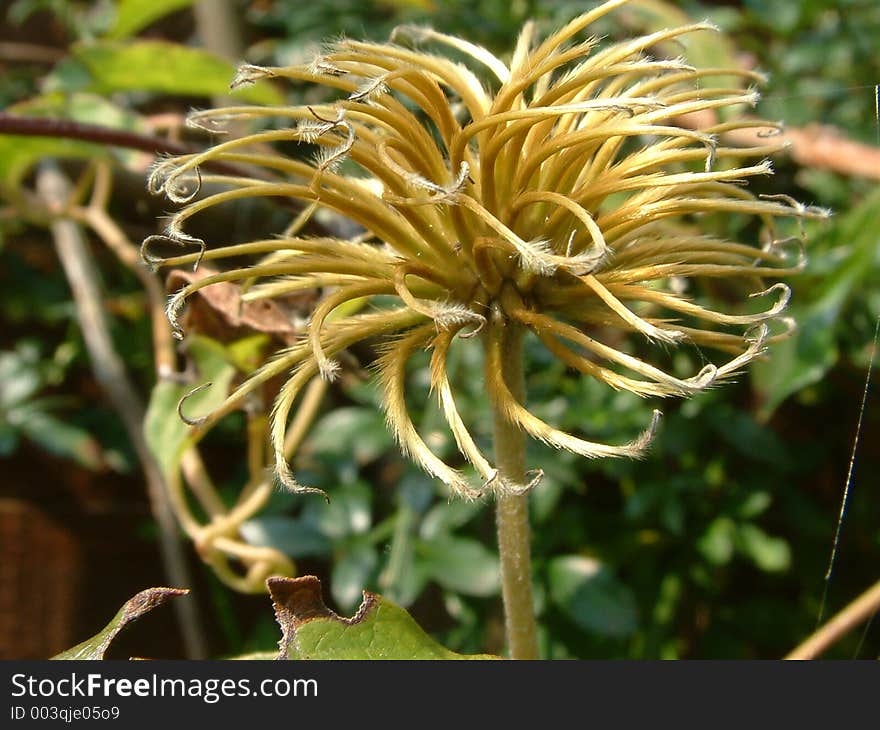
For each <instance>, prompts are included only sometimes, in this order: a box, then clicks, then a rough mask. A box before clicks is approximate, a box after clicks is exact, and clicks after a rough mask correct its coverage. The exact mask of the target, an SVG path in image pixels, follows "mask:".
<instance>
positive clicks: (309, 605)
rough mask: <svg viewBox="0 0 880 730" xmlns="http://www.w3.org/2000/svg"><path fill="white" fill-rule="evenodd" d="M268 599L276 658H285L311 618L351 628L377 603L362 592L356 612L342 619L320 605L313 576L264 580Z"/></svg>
mask: <svg viewBox="0 0 880 730" xmlns="http://www.w3.org/2000/svg"><path fill="white" fill-rule="evenodd" d="M266 585H267V586H268V588H269V596H270V597H271V599H272V606H273V607H274V609H275V618H276V620H277V621H278V625H279V626H281V640H280V641H279V642H278V649H279V652H278V656H277V657H276V659H288V658H289V653H290V645H291V643H292V642H293V641H294V639H295V637H296V631H297V629H299V628H300V627H301V626H303V625H304V624H307V623H308V622H309V621H314V620H315V619H332V620H334V621H339V622H341V623H344V624H348V625H349V626H351V625H352V624H356V623H358V622H359V621H362V620H363V618H364V617H365V616H366V615H367V613H368V612H369V611H370V609H372V608H373V607H374V606H376V605H377V604H378V602H379V597H378V596H377V595H376V594H375V593H370V592H369V591H364V600H363V601H362V602H361V605H360V607H359V608H358V610H357V613H356V614H355V615H354V616H352V617H351V618H345V617H344V616H340V615H339V614H337V613H335V612H334V611H331V610H330V609H329V608H327V606H326V604H325V603H324V596H323V592H322V590H321V581H320V580H319V579H318V578H316V577H315V576H314V575H304V576H301V577H299V578H280V577H278V578H269V579H268V580H267V581H266Z"/></svg>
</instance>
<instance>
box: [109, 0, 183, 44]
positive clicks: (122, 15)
mask: <svg viewBox="0 0 880 730" xmlns="http://www.w3.org/2000/svg"><path fill="white" fill-rule="evenodd" d="M193 1H194V0H119V2H117V3H116V20H115V21H114V23H113V26H112V27H111V28H110V30H109V31H108V32H107V38H109V39H111V40H122V39H123V38H129V37H130V36H133V35H135V34H136V33H138V32H139V31H141V30H143V29H144V28H146V27H147V26H148V25H150V23H153V22H155V21H157V20H159V18H162V17H164V16H165V15H168V14H169V13H173V12H174V11H175V10H181V9H183V8H186V7H188V6H190V5H192V4H193Z"/></svg>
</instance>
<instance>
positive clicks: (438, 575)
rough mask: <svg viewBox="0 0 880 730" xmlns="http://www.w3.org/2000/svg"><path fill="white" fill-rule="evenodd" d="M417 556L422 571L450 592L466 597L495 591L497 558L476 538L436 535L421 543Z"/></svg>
mask: <svg viewBox="0 0 880 730" xmlns="http://www.w3.org/2000/svg"><path fill="white" fill-rule="evenodd" d="M417 555H418V558H419V564H420V567H421V568H422V570H424V571H425V574H426V575H428V576H429V577H430V578H431V579H433V580H435V581H437V583H439V584H440V585H441V586H443V587H444V588H446V589H448V590H450V591H455V592H456V593H463V594H465V595H468V596H494V595H495V594H496V593H498V589H499V587H500V585H499V581H500V579H499V568H498V557H497V556H496V555H495V554H494V553H492V552H490V551H489V550H487V549H486V547H485V546H484V545H483V544H482V543H480V542H477V541H476V540H472V539H470V538H464V537H450V536H446V535H443V536H439V537H437V538H435V539H433V540H430V541H426V542H423V543H421V545H420V546H419V551H418V553H417Z"/></svg>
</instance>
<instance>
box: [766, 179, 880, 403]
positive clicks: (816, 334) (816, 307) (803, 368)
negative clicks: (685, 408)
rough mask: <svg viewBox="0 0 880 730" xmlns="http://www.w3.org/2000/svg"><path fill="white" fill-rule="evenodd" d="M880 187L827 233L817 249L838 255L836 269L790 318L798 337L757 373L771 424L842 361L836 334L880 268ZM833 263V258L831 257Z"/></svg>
mask: <svg viewBox="0 0 880 730" xmlns="http://www.w3.org/2000/svg"><path fill="white" fill-rule="evenodd" d="M878 208H880V187H877V188H876V189H875V190H874V191H873V192H872V193H871V194H870V195H868V196H866V197H865V199H864V200H862V201H861V202H860V203H859V204H858V205H857V206H856V207H855V208H853V209H852V210H850V211H849V212H848V213H847V214H846V215H844V216H842V217H841V218H840V219H839V220H837V221H835V223H834V225H833V227H832V228H830V229H828V230H826V231H824V233H823V234H822V235H821V238H820V240H818V241H816V242H815V244H814V245H815V247H819V246H821V245H824V247H825V248H827V249H828V250H830V251H833V252H834V253H835V256H834V257H833V265H832V266H831V267H830V268H829V270H827V271H821V272H820V275H819V276H818V277H817V281H816V282H814V291H813V292H812V302H811V303H810V304H809V305H807V306H805V307H802V308H800V309H798V308H795V309H793V310H792V312H791V314H792V316H793V317H794V318H795V320H796V321H797V323H798V330H797V332H796V333H795V334H794V336H793V337H790V338H789V339H787V340H785V341H783V342H780V343H778V344H777V345H774V346H773V348H772V350H771V351H770V357H769V358H768V360H767V361H765V362H760V361H759V362H757V363H755V366H754V367H753V369H752V377H753V382H754V384H755V387H756V388H757V390H758V391H759V392H760V393H761V394H762V395H763V396H764V402H763V404H762V407H761V410H760V412H759V415H760V417H761V418H763V419H767V418H769V417H770V415H771V414H772V413H773V411H774V410H775V409H776V408H777V407H778V406H779V405H780V404H781V403H782V402H783V401H784V400H785V399H786V398H788V397H789V396H791V395H792V394H794V393H797V392H798V391H800V390H802V389H803V388H806V387H807V386H810V385H813V384H814V383H817V382H819V381H820V380H821V379H822V378H823V377H824V376H825V374H826V373H827V372H828V371H829V370H830V369H831V368H832V367H833V366H834V364H835V363H836V362H837V358H838V345H837V334H836V330H837V328H838V327H839V326H840V319H841V314H842V313H843V310H844V307H845V306H846V305H847V303H848V302H849V301H850V300H851V299H853V298H854V297H855V296H857V295H858V294H860V293H862V292H863V291H865V285H866V284H867V283H868V280H869V277H871V276H876V272H877V270H878V269H877V267H878V263H880V259H878V252H880V248H878V246H877V233H876V225H875V220H876V216H877V210H878ZM828 258H831V257H828Z"/></svg>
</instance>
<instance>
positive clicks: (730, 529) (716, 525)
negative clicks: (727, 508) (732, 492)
mask: <svg viewBox="0 0 880 730" xmlns="http://www.w3.org/2000/svg"><path fill="white" fill-rule="evenodd" d="M735 539H736V524H735V523H734V522H733V520H731V519H730V518H729V517H718V518H716V519H714V520H712V522H711V523H710V524H709V527H708V529H707V530H706V532H704V533H703V535H702V537H701V538H700V539H699V541H698V542H697V548H698V549H699V551H700V552H701V553H702V554H703V556H704V557H705V558H706V560H708V561H709V562H710V563H713V564H714V565H725V564H727V563H729V562H730V558H731V557H732V556H733V550H734V540H735Z"/></svg>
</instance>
